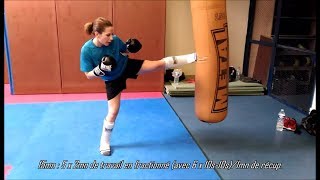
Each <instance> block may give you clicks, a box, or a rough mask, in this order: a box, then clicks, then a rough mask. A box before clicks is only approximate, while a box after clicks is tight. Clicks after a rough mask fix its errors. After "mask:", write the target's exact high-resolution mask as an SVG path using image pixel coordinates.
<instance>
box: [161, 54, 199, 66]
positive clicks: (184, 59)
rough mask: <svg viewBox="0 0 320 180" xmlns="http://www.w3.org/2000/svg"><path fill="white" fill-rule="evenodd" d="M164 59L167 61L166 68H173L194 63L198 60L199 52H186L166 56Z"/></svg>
mask: <svg viewBox="0 0 320 180" xmlns="http://www.w3.org/2000/svg"><path fill="white" fill-rule="evenodd" d="M162 60H164V62H165V69H171V68H175V67H178V66H182V65H185V64H189V63H193V62H195V61H196V60H197V54H196V53H192V54H186V55H181V56H170V57H165V58H163V59H162Z"/></svg>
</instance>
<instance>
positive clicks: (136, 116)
mask: <svg viewBox="0 0 320 180" xmlns="http://www.w3.org/2000/svg"><path fill="white" fill-rule="evenodd" d="M107 109H108V107H107V103H106V102H105V101H79V102H55V103H37V104H8V105H5V133H4V135H5V164H6V165H11V166H12V170H11V171H10V174H9V175H8V176H7V179H220V178H219V176H218V175H217V174H216V172H215V170H214V169H213V168H210V167H207V168H205V162H206V157H205V156H204V154H203V153H202V151H201V150H200V149H199V147H198V145H197V144H196V143H195V142H194V140H193V138H192V137H191V136H190V134H189V132H188V131H187V130H186V129H185V127H184V125H183V124H182V123H181V121H180V120H179V118H178V117H177V116H176V114H175V112H174V111H173V110H172V109H171V107H170V105H169V104H168V103H167V102H166V100H165V99H163V98H159V99H138V100H122V101H121V108H120V112H119V115H118V118H117V121H116V124H115V127H114V131H113V134H112V139H111V145H112V148H113V153H112V156H102V155H100V153H99V141H100V135H101V130H102V123H103V122H102V120H103V118H104V117H105V116H106V112H107ZM195 161H197V163H196V164H195V166H193V164H194V162H195ZM41 162H42V163H41ZM139 163H140V164H139ZM137 165H139V166H137ZM183 165H186V166H183ZM200 166H201V167H200ZM173 167H175V168H176V169H173ZM152 168H153V169H152Z"/></svg>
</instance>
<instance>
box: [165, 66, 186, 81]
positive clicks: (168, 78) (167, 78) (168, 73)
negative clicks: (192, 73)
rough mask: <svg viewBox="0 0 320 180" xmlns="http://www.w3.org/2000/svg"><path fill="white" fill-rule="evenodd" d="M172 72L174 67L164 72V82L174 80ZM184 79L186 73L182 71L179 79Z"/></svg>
mask: <svg viewBox="0 0 320 180" xmlns="http://www.w3.org/2000/svg"><path fill="white" fill-rule="evenodd" d="M172 72H173V69H168V70H166V73H165V74H164V82H170V81H173V80H174V78H173V76H172ZM184 79H186V76H185V75H184V72H182V75H181V76H180V77H179V81H182V80H184Z"/></svg>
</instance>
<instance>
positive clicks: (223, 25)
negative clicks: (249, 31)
mask: <svg viewBox="0 0 320 180" xmlns="http://www.w3.org/2000/svg"><path fill="white" fill-rule="evenodd" d="M190 4H191V14H192V27H193V38H194V43H195V50H196V53H197V56H198V58H197V62H196V64H195V113H196V116H197V117H198V119H199V120H201V121H204V122H207V123H217V122H220V121H223V120H224V119H225V118H226V116H227V112H228V83H229V72H228V71H229V59H228V55H229V53H228V51H229V50H228V31H227V30H228V24H227V14H226V0H205V1H200V0H190Z"/></svg>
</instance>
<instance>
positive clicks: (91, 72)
mask: <svg viewBox="0 0 320 180" xmlns="http://www.w3.org/2000/svg"><path fill="white" fill-rule="evenodd" d="M84 74H85V75H86V76H87V78H88V79H94V78H96V77H99V76H96V75H95V74H94V73H93V70H92V71H90V72H85V73H84Z"/></svg>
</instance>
